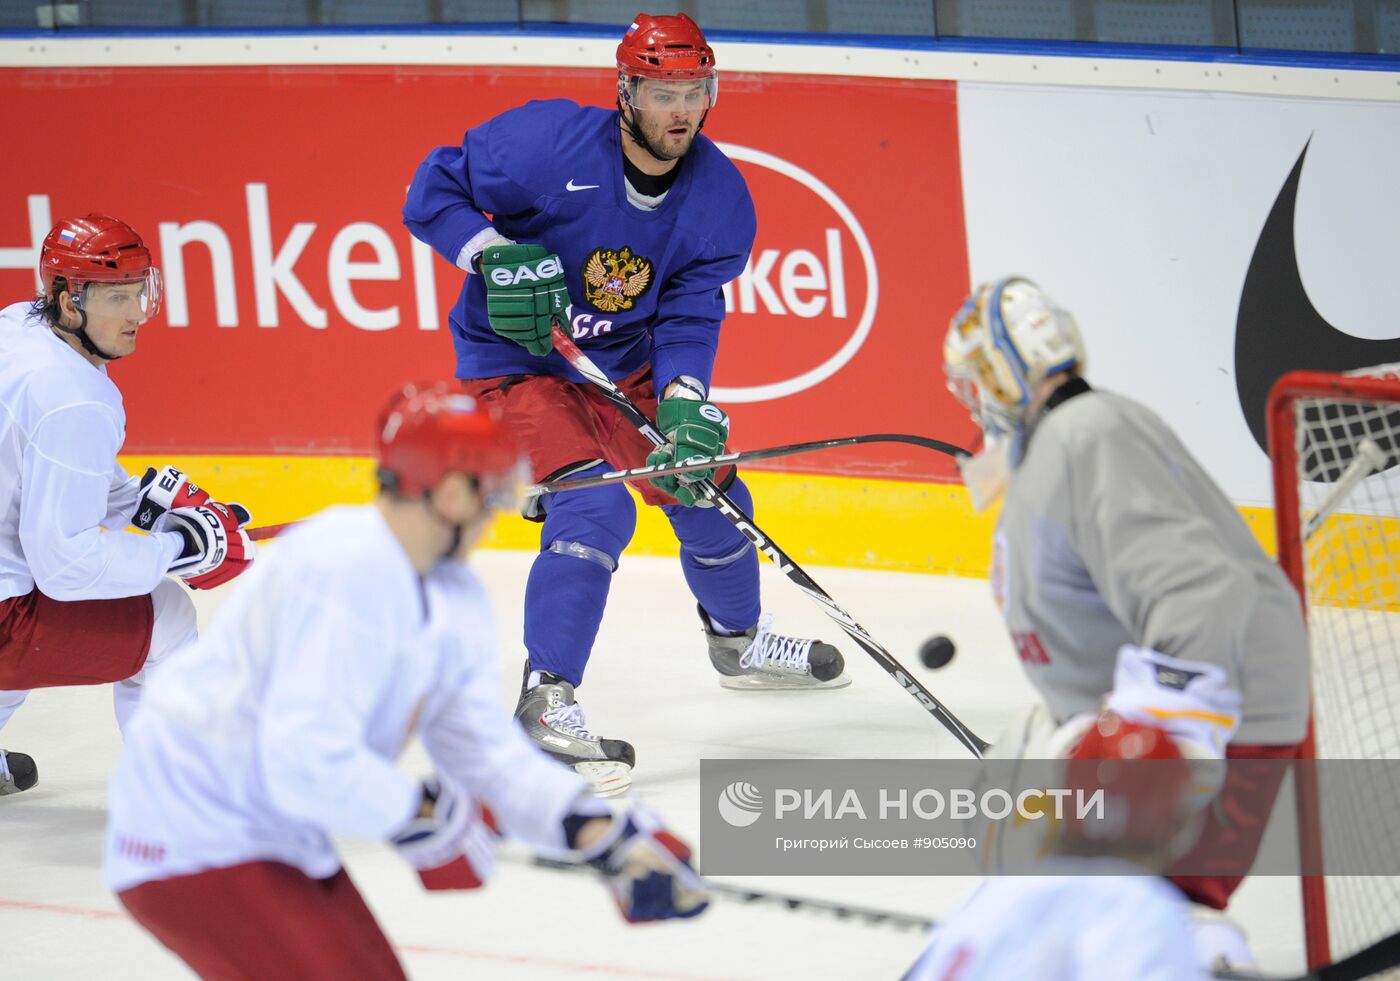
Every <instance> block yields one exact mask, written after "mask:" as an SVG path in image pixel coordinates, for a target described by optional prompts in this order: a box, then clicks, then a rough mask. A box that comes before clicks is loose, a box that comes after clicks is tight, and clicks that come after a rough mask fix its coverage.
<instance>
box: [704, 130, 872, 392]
mask: <svg viewBox="0 0 1400 981" xmlns="http://www.w3.org/2000/svg"><path fill="white" fill-rule="evenodd" d="M719 147H720V149H721V150H723V151H724V153H725V154H726V155H727V156H728V157H729V158H730V159H731V160H734V161H736V162H739V163H740V164H746V165H748V166H742V167H741V170H743V172H744V177H745V179H746V180H747V181H748V183H749V190H750V192H751V193H752V194H753V197H754V204H755V206H756V208H757V210H758V215H759V227H758V237H757V240H756V241H755V242H754V248H753V254H752V255H751V256H750V257H749V261H748V264H747V265H746V266H745V267H744V271H743V273H742V274H740V276H739V277H738V278H737V279H735V280H734V281H733V282H731V283H729V284H727V285H726V286H725V287H724V300H725V309H726V311H727V312H728V317H727V318H726V327H725V333H724V342H723V343H722V344H721V345H720V371H719V377H720V380H721V382H722V383H721V384H717V385H716V386H715V388H714V390H713V392H712V397H713V398H714V399H715V401H717V402H763V401H768V400H771V399H779V398H783V397H784V396H788V395H792V394H794V393H796V392H801V391H805V390H806V389H809V388H812V387H813V386H815V385H818V384H820V383H821V382H823V381H825V380H826V379H828V378H830V377H831V376H832V375H834V374H836V372H838V371H840V370H841V368H842V367H844V366H845V365H846V364H847V363H848V362H849V361H850V360H851V358H853V357H854V356H855V354H856V352H857V351H859V350H860V348H861V345H862V344H864V343H865V340H866V338H867V337H868V336H869V334H870V329H871V326H872V325H873V324H874V322H875V311H876V308H877V306H878V304H879V296H880V289H879V273H878V270H877V269H876V266H875V253H874V250H873V249H872V248H871V247H870V240H869V238H868V237H867V236H866V234H865V229H864V228H862V227H861V224H860V221H859V219H858V218H857V217H856V215H855V213H854V212H853V211H852V210H851V208H850V207H849V206H848V205H847V204H846V202H845V201H843V200H842V199H841V197H840V196H839V195H838V194H837V193H836V192H835V191H834V190H832V189H831V188H830V187H829V186H828V185H827V184H826V183H824V182H823V181H822V180H821V179H820V178H818V177H817V176H816V175H815V174H813V173H811V172H810V171H807V170H804V169H803V168H801V167H799V166H797V165H796V164H794V163H791V162H789V161H787V160H784V159H782V158H781V157H777V156H774V155H773V154H771V153H765V152H764V151H762V150H755V149H753V148H751V147H746V146H738V145H736V144H733V143H721V144H719Z"/></svg>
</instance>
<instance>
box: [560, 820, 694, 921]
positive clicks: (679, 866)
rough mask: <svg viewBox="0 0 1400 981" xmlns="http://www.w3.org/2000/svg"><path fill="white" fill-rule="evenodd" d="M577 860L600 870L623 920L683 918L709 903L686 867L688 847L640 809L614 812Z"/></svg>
mask: <svg viewBox="0 0 1400 981" xmlns="http://www.w3.org/2000/svg"><path fill="white" fill-rule="evenodd" d="M579 858H580V860H581V861H583V862H586V863H588V864H589V865H592V866H593V867H594V868H596V869H598V871H600V872H601V873H603V876H604V877H605V878H606V879H607V883H608V888H609V890H611V892H612V894H613V899H614V901H616V903H617V908H618V910H619V911H621V913H622V916H623V919H625V920H626V921H627V922H628V923H651V922H654V921H656V920H669V919H673V918H676V917H680V918H686V919H688V918H689V917H692V916H699V915H700V914H701V913H703V912H704V911H705V908H706V907H707V906H709V905H710V893H709V890H707V889H706V888H705V883H704V880H702V879H701V878H700V876H699V875H698V874H697V873H696V871H695V868H694V867H693V866H692V865H691V862H690V859H691V852H690V848H689V847H688V846H687V845H686V844H685V843H684V842H682V841H681V840H680V839H679V838H677V837H676V836H675V835H673V834H671V832H669V831H667V830H666V829H665V828H664V827H663V826H662V824H661V820H660V818H658V817H657V816H656V815H655V814H653V813H652V812H651V811H649V810H647V809H646V808H644V807H639V806H633V807H631V808H629V809H628V810H626V811H624V812H622V813H621V814H615V815H614V816H613V818H612V823H611V824H610V825H609V826H608V829H607V830H606V831H605V832H604V834H603V836H602V838H600V839H599V840H598V841H596V842H594V843H592V844H591V845H590V846H589V847H588V848H586V849H583V850H582V851H581V853H580V856H579Z"/></svg>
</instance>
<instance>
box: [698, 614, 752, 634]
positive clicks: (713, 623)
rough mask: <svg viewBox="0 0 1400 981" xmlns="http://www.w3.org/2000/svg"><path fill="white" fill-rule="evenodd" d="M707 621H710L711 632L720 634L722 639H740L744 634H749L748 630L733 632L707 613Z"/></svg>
mask: <svg viewBox="0 0 1400 981" xmlns="http://www.w3.org/2000/svg"><path fill="white" fill-rule="evenodd" d="M705 619H706V620H709V621H710V631H711V632H712V633H715V634H718V635H719V636H721V637H740V636H743V635H744V634H746V633H748V631H747V630H731V629H729V628H728V627H726V626H725V625H724V624H722V623H720V622H719V621H718V620H716V619H715V618H714V617H712V616H710V614H709V613H706V614H705Z"/></svg>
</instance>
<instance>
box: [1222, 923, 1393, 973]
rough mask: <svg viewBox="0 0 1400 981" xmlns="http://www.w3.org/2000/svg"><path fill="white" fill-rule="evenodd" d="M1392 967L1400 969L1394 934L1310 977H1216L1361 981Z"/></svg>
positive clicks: (1312, 971) (1329, 965) (1325, 967)
mask: <svg viewBox="0 0 1400 981" xmlns="http://www.w3.org/2000/svg"><path fill="white" fill-rule="evenodd" d="M1393 967H1400V933H1392V934H1391V935H1390V936H1388V937H1386V938H1384V939H1383V940H1378V941H1376V942H1375V943H1373V944H1372V945H1371V946H1369V947H1366V948H1364V949H1362V950H1358V951H1357V952H1356V953H1354V954H1352V955H1351V956H1349V957H1344V958H1342V959H1341V960H1339V961H1333V962H1332V963H1331V964H1324V965H1323V966H1322V967H1318V968H1314V969H1313V970H1311V971H1309V972H1308V973H1307V974H1298V975H1295V976H1293V977H1289V978H1263V977H1262V976H1261V975H1259V974H1245V973H1243V972H1240V971H1228V970H1227V971H1217V972H1216V973H1215V975H1214V976H1215V977H1216V978H1220V979H1222V981H1361V979H1362V978H1370V977H1374V976H1376V975H1377V974H1379V973H1381V972H1382V971H1385V970H1389V969H1390V968H1393Z"/></svg>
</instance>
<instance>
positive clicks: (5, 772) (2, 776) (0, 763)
mask: <svg viewBox="0 0 1400 981" xmlns="http://www.w3.org/2000/svg"><path fill="white" fill-rule="evenodd" d="M13 779H14V776H13V774H11V773H10V754H9V753H7V752H5V751H4V750H3V749H0V783H9V782H10V781H11V780H13Z"/></svg>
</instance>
